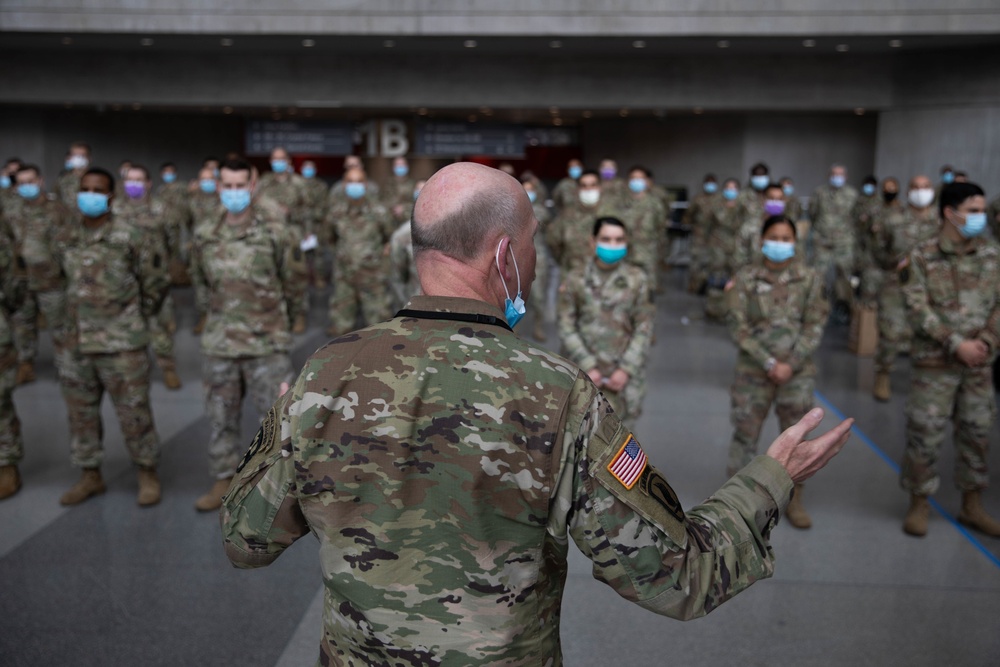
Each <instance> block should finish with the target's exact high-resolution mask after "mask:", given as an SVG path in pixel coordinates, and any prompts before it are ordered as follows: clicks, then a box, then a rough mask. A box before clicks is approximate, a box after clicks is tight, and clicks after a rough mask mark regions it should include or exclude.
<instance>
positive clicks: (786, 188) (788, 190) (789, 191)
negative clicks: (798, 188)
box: [781, 185, 795, 197]
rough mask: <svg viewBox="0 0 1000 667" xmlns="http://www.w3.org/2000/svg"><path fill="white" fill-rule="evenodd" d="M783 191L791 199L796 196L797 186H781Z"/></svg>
mask: <svg viewBox="0 0 1000 667" xmlns="http://www.w3.org/2000/svg"><path fill="white" fill-rule="evenodd" d="M781 191H782V192H784V193H785V196H786V197H791V196H792V195H794V194H795V186H794V185H782V186H781Z"/></svg>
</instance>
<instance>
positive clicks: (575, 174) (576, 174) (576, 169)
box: [569, 166, 583, 181]
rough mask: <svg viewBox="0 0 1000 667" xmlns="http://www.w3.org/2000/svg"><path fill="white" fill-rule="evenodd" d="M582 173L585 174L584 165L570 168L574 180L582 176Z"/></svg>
mask: <svg viewBox="0 0 1000 667" xmlns="http://www.w3.org/2000/svg"><path fill="white" fill-rule="evenodd" d="M582 175H583V167H575V166H574V167H570V168H569V177H570V178H572V179H573V180H574V181H575V180H576V179H578V178H580V176H582Z"/></svg>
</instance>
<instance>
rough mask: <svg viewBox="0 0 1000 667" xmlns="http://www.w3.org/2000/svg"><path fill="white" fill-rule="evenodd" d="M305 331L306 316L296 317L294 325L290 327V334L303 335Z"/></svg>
mask: <svg viewBox="0 0 1000 667" xmlns="http://www.w3.org/2000/svg"><path fill="white" fill-rule="evenodd" d="M305 331H306V316H305V315H296V316H295V324H293V325H292V333H293V334H300V333H305Z"/></svg>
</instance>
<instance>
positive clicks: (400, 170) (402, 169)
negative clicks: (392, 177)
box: [392, 164, 410, 178]
mask: <svg viewBox="0 0 1000 667" xmlns="http://www.w3.org/2000/svg"><path fill="white" fill-rule="evenodd" d="M392 173H394V174H396V176H399V177H400V178H402V177H403V176H406V175H407V174H408V173H410V168H409V167H407V166H406V165H405V164H397V165H393V167H392Z"/></svg>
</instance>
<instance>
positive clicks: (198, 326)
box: [191, 315, 205, 336]
mask: <svg viewBox="0 0 1000 667" xmlns="http://www.w3.org/2000/svg"><path fill="white" fill-rule="evenodd" d="M204 330H205V316H204V315H202V316H201V317H199V318H198V323H197V324H195V325H194V329H192V330H191V333H193V334H194V335H195V336H200V335H201V332H202V331H204Z"/></svg>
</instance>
